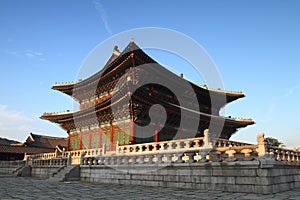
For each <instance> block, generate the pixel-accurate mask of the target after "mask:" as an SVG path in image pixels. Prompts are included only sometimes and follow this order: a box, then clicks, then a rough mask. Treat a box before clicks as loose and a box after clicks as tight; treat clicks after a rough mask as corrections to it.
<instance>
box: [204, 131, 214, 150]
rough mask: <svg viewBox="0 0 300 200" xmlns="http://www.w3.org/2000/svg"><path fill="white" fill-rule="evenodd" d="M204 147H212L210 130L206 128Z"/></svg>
mask: <svg viewBox="0 0 300 200" xmlns="http://www.w3.org/2000/svg"><path fill="white" fill-rule="evenodd" d="M203 148H205V149H209V148H212V141H211V139H210V136H209V130H208V129H205V130H204V138H203Z"/></svg>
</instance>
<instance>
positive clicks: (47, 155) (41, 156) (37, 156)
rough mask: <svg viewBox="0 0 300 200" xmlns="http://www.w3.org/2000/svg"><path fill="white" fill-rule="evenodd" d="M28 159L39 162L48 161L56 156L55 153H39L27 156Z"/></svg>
mask: <svg viewBox="0 0 300 200" xmlns="http://www.w3.org/2000/svg"><path fill="white" fill-rule="evenodd" d="M27 157H29V158H33V159H39V160H48V159H52V158H56V157H57V154H56V153H41V154H35V155H27Z"/></svg>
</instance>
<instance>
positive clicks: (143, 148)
mask: <svg viewBox="0 0 300 200" xmlns="http://www.w3.org/2000/svg"><path fill="white" fill-rule="evenodd" d="M257 142H258V143H257V144H248V143H242V142H236V141H230V140H225V139H218V140H217V142H215V145H213V144H212V141H211V140H210V137H209V131H208V130H206V131H205V132H204V137H198V138H189V139H181V140H171V141H162V142H152V143H143V144H134V145H121V146H120V145H118V144H117V145H116V150H115V151H106V148H105V145H104V146H103V147H102V148H98V149H85V150H76V151H62V152H59V153H58V152H57V151H56V152H55V153H46V154H37V155H32V156H28V157H29V158H30V159H31V161H32V163H33V165H69V164H80V165H127V164H167V163H194V162H234V161H249V160H259V159H269V160H273V161H284V162H289V163H294V164H300V152H298V151H296V150H288V149H284V148H279V147H274V146H268V145H267V143H266V141H265V138H264V133H260V134H258V136H257ZM60 160H61V161H60Z"/></svg>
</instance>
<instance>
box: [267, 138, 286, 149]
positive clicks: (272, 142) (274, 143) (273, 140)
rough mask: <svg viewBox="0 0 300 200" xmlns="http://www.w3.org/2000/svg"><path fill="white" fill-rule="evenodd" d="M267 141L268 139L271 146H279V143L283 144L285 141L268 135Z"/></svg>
mask: <svg viewBox="0 0 300 200" xmlns="http://www.w3.org/2000/svg"><path fill="white" fill-rule="evenodd" d="M266 141H267V144H268V145H270V146H275V147H279V145H283V143H282V142H280V141H279V140H278V139H276V138H272V137H267V138H266Z"/></svg>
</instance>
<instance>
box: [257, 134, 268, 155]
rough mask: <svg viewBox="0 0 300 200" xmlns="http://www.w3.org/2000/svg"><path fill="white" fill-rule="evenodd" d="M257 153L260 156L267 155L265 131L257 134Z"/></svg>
mask: <svg viewBox="0 0 300 200" xmlns="http://www.w3.org/2000/svg"><path fill="white" fill-rule="evenodd" d="M257 144H258V148H257V153H258V156H259V157H262V156H265V155H266V154H267V147H266V141H265V133H259V134H258V135H257Z"/></svg>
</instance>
